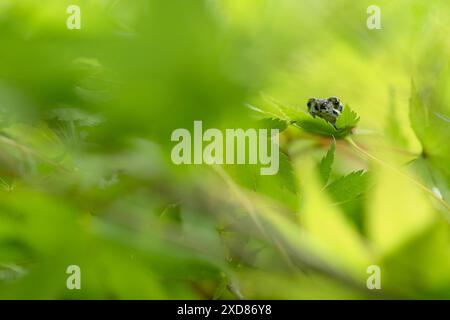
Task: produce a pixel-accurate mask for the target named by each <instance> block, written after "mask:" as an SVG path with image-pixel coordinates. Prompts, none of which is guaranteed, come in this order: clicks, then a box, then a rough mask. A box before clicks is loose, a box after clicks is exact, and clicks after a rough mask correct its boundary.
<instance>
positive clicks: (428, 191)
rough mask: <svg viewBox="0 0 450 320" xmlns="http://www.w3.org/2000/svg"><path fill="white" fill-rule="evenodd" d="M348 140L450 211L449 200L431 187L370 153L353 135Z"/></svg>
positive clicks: (360, 150) (357, 148)
mask: <svg viewBox="0 0 450 320" xmlns="http://www.w3.org/2000/svg"><path fill="white" fill-rule="evenodd" d="M346 140H347V141H348V143H350V145H351V146H352V147H354V148H355V149H356V150H358V151H359V152H361V153H363V154H364V155H366V156H367V157H369V158H370V159H372V160H374V161H376V162H378V163H379V164H382V165H383V166H385V167H387V168H389V169H391V170H392V171H394V172H395V173H397V174H399V175H401V176H403V177H405V178H407V179H408V180H409V181H411V182H412V183H414V184H415V185H416V186H418V187H419V188H421V189H422V190H424V191H425V192H427V193H428V194H430V195H431V196H432V197H433V198H435V199H436V200H437V201H439V202H440V203H441V204H442V205H443V206H444V207H445V208H446V209H447V210H448V211H449V212H450V206H449V204H448V203H447V202H445V200H444V199H442V198H441V197H439V196H438V195H437V194H435V193H434V192H433V191H432V190H430V189H429V188H427V187H426V186H425V185H423V184H422V183H420V182H419V181H417V180H415V179H414V178H412V177H411V176H409V175H407V174H405V173H404V172H402V171H400V170H399V169H397V168H395V167H393V166H391V165H390V164H388V163H386V162H385V161H383V160H381V159H379V158H377V157H375V156H374V155H372V154H370V153H369V152H367V151H366V150H364V149H363V148H361V147H360V146H358V145H357V144H356V142H355V141H354V140H353V139H352V138H351V137H347V138H346Z"/></svg>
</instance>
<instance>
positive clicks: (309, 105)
mask: <svg viewBox="0 0 450 320" xmlns="http://www.w3.org/2000/svg"><path fill="white" fill-rule="evenodd" d="M315 101H316V100H315V99H314V98H310V99H309V100H308V103H307V104H306V105H307V106H308V108H311V107H312V106H313V105H314V102H315Z"/></svg>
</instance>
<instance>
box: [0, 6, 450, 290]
mask: <svg viewBox="0 0 450 320" xmlns="http://www.w3.org/2000/svg"><path fill="white" fill-rule="evenodd" d="M70 4H77V5H79V6H80V8H81V12H82V18H81V30H69V29H67V27H66V19H67V17H68V14H67V13H66V8H67V7H68V6H69V5H70ZM371 4H372V3H371V2H370V1H358V2H355V1H349V0H339V1H335V0H324V1H312V0H305V1H296V0H277V1H273V0H245V1H244V0H243V1H234V0H191V1H186V0H172V1H163V0H152V1H149V0H130V1H125V0H71V1H69V0H45V1H35V0H0V41H1V44H2V49H1V50H0V298H3V299H11V298H26V299H79V298H85V299H181V298H183V299H190V298H192V299H213V298H214V299H238V298H242V297H245V298H247V299H268V298H269V299H314V298H319V299H320V298H325V299H330V298H331V299H377V298H386V299H390V298H450V228H449V221H450V219H449V218H450V211H449V205H448V203H449V201H450V199H449V197H450V170H449V165H448V164H449V162H450V149H449V143H448V139H449V137H450V120H449V117H450V74H449V64H448V62H449V57H450V40H449V24H448V19H449V12H450V3H449V2H448V1H444V0H435V1H428V2H425V1H421V0H401V1H396V2H392V1H384V0H380V1H377V5H378V6H379V7H380V8H381V24H382V29H380V30H369V29H368V28H367V27H366V19H367V17H368V14H367V13H366V10H367V7H368V6H369V5H371ZM313 96H315V97H329V96H338V97H340V98H341V100H342V101H343V102H344V103H346V105H347V108H345V112H344V114H343V115H342V116H341V117H340V118H339V119H338V121H337V123H336V128H335V127H333V126H332V125H330V124H329V123H327V122H325V121H323V120H322V119H319V118H316V119H313V118H312V117H310V116H309V115H308V114H307V113H306V101H307V100H308V98H310V97H313ZM348 105H350V106H351V109H350V107H348ZM194 120H202V121H203V125H204V127H205V128H207V127H208V128H220V129H225V128H240V127H242V128H250V127H262V128H278V129H280V131H282V134H281V137H280V142H281V151H280V171H279V173H278V174H277V175H275V176H261V175H259V168H258V166H256V165H227V166H217V167H214V166H206V165H204V166H175V165H173V164H172V163H171V161H170V150H171V148H172V147H173V143H172V142H171V140H170V135H171V132H172V131H173V130H174V129H177V128H187V129H189V130H191V129H192V126H193V121H194ZM374 264H375V265H378V266H380V268H381V285H382V289H381V290H368V289H367V287H366V279H367V278H368V277H369V274H367V272H366V270H367V267H368V266H369V265H374ZM69 265H78V266H80V268H81V276H82V278H81V279H82V280H81V290H68V289H67V288H66V279H67V277H68V275H67V274H66V268H67V266H69Z"/></svg>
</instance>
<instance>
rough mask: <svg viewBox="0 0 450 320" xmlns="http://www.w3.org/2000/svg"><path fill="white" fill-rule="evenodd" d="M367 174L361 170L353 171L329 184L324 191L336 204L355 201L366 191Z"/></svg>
mask: <svg viewBox="0 0 450 320" xmlns="http://www.w3.org/2000/svg"><path fill="white" fill-rule="evenodd" d="M367 183H368V174H367V172H364V171H363V170H360V171H354V172H352V173H350V174H348V175H346V176H343V177H341V178H339V179H337V180H335V181H333V182H332V183H330V184H329V185H328V186H327V188H326V190H327V191H328V192H329V193H330V195H331V196H332V197H333V199H334V200H335V201H337V202H338V203H342V202H347V201H351V200H354V199H356V198H357V197H358V196H360V195H361V194H362V193H364V191H365V190H366V185H367Z"/></svg>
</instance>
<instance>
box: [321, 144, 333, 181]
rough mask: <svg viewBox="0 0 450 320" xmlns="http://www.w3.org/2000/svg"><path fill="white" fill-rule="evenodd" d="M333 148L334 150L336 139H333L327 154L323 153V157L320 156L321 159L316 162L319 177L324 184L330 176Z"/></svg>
mask: <svg viewBox="0 0 450 320" xmlns="http://www.w3.org/2000/svg"><path fill="white" fill-rule="evenodd" d="M335 150H336V141H335V140H333V142H332V143H331V145H330V149H329V150H328V152H327V154H326V155H325V157H323V158H322V160H321V161H320V163H319V164H318V169H319V173H320V177H321V179H322V182H323V183H324V184H326V183H327V182H328V178H329V177H330V172H331V166H332V165H333V161H334V152H335Z"/></svg>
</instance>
